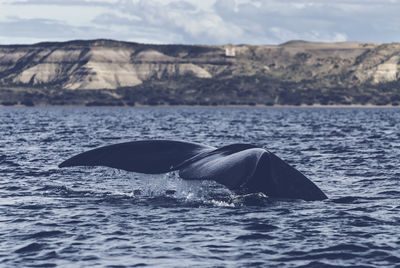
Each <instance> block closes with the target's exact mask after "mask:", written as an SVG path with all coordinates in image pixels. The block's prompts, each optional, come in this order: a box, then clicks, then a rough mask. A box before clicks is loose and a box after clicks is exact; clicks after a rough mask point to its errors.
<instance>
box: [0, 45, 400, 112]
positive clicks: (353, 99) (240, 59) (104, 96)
mask: <svg viewBox="0 0 400 268" xmlns="http://www.w3.org/2000/svg"><path fill="white" fill-rule="evenodd" d="M399 102H400V44H397V43H393V44H375V43H357V42H344V43H311V42H305V41H290V42H287V43H284V44H281V45H276V46H272V45H266V46H250V45H237V46H189V45H145V44H138V43H129V42H118V41H112V40H91V41H69V42H62V43H39V44H34V45H3V46H0V104H1V103H2V104H3V105H12V104H25V105H36V104H50V105H52V104H57V105H62V104H75V105H102V104H104V105H134V104H135V103H139V104H151V105H153V104H154V105H157V104H175V105H179V104H189V105H191V104H198V105H214V104H266V105H272V104H292V105H299V104H367V103H371V104H378V105H380V104H393V105H398V103H399Z"/></svg>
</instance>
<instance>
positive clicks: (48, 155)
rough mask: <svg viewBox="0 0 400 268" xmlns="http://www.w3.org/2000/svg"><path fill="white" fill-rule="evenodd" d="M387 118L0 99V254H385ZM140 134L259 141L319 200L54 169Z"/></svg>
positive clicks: (357, 263) (59, 257)
mask: <svg viewBox="0 0 400 268" xmlns="http://www.w3.org/2000/svg"><path fill="white" fill-rule="evenodd" d="M398 122H400V110H398V109H258V108H249V109H238V108H226V109H220V108H209V109H202V108H198V109H197V108H196V109H186V108H135V109H124V108H101V109H99V108H75V109H65V108H57V109H55V108H51V109H50V108H32V109H24V108H21V109H0V125H1V127H0V137H2V139H1V140H0V148H1V150H0V151H1V152H0V196H1V199H0V215H1V216H0V266H4V267H26V266H29V267H56V266H57V267H92V266H93V267H95V266H98V267H142V266H150V267H192V266H193V267H396V265H397V266H398V264H399V263H400V259H399V258H400V241H399V239H398V237H399V236H398V229H399V223H400V217H399V212H400V202H399V198H398V196H399V194H400V189H399V178H400V172H399V171H398V170H397V167H399V166H400V158H399V157H398V155H399V149H400V146H399V143H398V138H399V137H400V134H399V133H400V124H398ZM145 138H151V139H179V140H191V141H193V142H200V143H206V144H210V145H213V146H222V145H226V144H229V143H252V144H257V145H260V146H262V147H264V148H266V149H269V150H271V151H272V152H275V153H276V154H277V155H279V156H280V157H282V158H283V159H286V160H287V161H288V162H289V163H290V164H293V165H295V166H296V167H297V168H298V169H299V170H301V171H302V172H303V173H304V174H305V175H306V176H308V177H310V178H311V179H312V180H313V181H314V182H316V183H317V185H318V186H319V187H320V188H322V189H323V190H324V191H325V192H326V193H327V194H328V196H330V199H328V200H326V201H323V202H304V201H299V200H290V201H289V200H271V199H270V198H268V197H267V196H265V195H261V194H251V195H235V194H232V193H231V192H230V191H228V190H227V189H225V188H224V187H222V186H220V185H218V184H216V183H212V182H195V181H189V182H188V181H183V180H181V179H179V178H178V175H177V174H175V173H171V174H168V175H141V174H132V173H127V172H123V171H116V170H112V169H108V168H71V169H62V170H60V169H58V168H57V165H58V164H59V163H60V162H61V161H62V160H64V159H66V158H68V157H70V156H71V155H74V154H76V153H80V152H82V151H84V150H88V149H91V148H95V147H98V146H101V145H107V144H112V143H117V142H125V141H130V140H137V139H145Z"/></svg>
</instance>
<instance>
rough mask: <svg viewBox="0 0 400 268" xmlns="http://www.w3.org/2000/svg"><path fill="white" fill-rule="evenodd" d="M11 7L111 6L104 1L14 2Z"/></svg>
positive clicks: (35, 0) (34, 0) (26, 0)
mask: <svg viewBox="0 0 400 268" xmlns="http://www.w3.org/2000/svg"><path fill="white" fill-rule="evenodd" d="M12 4H13V5H47V6H49V5H51V6H111V5H112V3H109V2H105V1H86V0H25V1H19V0H16V1H14V2H12Z"/></svg>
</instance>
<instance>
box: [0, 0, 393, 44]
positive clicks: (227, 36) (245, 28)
mask: <svg viewBox="0 0 400 268" xmlns="http://www.w3.org/2000/svg"><path fill="white" fill-rule="evenodd" d="M399 10H400V1H399V0H335V1H328V0H202V1H198V0H3V1H0V36H1V38H0V42H2V43H5V42H6V43H15V42H20V40H24V38H28V39H26V40H33V39H34V40H36V39H41V40H42V39H43V41H44V40H46V39H49V40H50V39H53V38H59V40H67V39H76V38H82V36H85V35H86V36H87V38H114V39H119V40H131V41H142V40H146V42H151V43H187V44H193V43H197V44H226V43H250V44H266V43H283V42H286V41H289V40H291V39H303V40H309V41H346V40H350V41H371V42H396V41H397V42H399V41H400V16H398V14H397V13H398V11H399ZM45 21H47V22H46V23H45ZM52 23H53V24H54V25H51V24H52ZM28 24H29V25H28ZM60 25H62V27H64V29H65V30H64V33H62V34H61V33H58V32H57V31H61V29H62V27H61V26H60ZM16 29H17V30H16ZM24 29H25V30H24ZM29 29H30V31H28V30H29ZM27 33H28V36H26V34H27ZM55 36H58V37H55ZM7 37H9V40H10V41H8V42H7V41H6V40H7ZM13 40H15V41H13Z"/></svg>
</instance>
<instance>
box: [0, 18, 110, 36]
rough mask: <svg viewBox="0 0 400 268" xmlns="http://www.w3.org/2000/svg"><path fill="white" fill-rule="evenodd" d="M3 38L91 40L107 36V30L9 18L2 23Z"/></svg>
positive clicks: (52, 21) (44, 20)
mask: <svg viewBox="0 0 400 268" xmlns="http://www.w3.org/2000/svg"><path fill="white" fill-rule="evenodd" d="M0 28H1V29H4V30H2V33H1V34H2V36H3V37H4V36H7V37H9V38H13V37H18V38H35V39H39V40H43V41H47V40H70V39H91V38H99V37H101V36H105V34H106V33H107V29H102V28H92V27H74V26H70V25H67V24H65V23H63V22H60V21H57V20H48V19H21V18H16V17H14V18H9V20H8V21H5V22H0Z"/></svg>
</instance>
